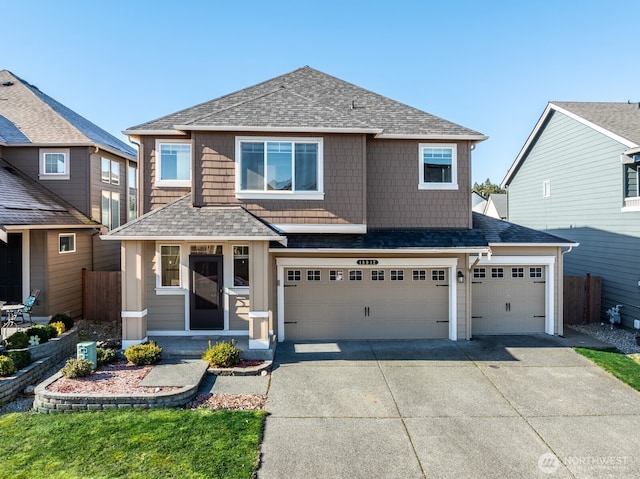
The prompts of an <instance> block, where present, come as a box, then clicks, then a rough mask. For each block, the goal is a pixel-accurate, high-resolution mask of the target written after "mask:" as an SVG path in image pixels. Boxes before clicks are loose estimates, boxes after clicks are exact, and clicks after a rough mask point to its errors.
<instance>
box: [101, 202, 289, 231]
mask: <svg viewBox="0 0 640 479" xmlns="http://www.w3.org/2000/svg"><path fill="white" fill-rule="evenodd" d="M107 236H109V237H112V239H136V238H156V237H157V238H174V239H180V238H187V237H188V238H197V237H202V238H212V237H220V238H224V237H227V238H255V239H261V238H262V239H269V240H275V241H279V240H280V239H283V240H284V236H281V235H280V234H279V233H278V232H277V231H276V230H274V229H273V228H271V227H270V226H269V225H267V224H265V223H264V222H263V221H261V220H259V219H258V218H256V217H255V216H253V215H252V214H251V213H249V212H248V211H247V210H245V209H244V208H242V207H241V206H204V207H196V206H193V205H192V203H191V195H190V194H188V195H186V196H183V197H182V198H180V199H178V200H176V201H174V202H172V203H169V204H167V205H165V206H163V207H161V208H158V209H157V210H153V211H151V212H149V213H147V214H145V215H144V216H141V217H140V218H138V219H136V220H134V221H131V222H129V223H127V224H125V225H123V226H121V227H119V228H117V229H114V230H112V231H111V232H110V233H109V234H108V235H107Z"/></svg>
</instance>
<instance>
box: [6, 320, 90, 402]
mask: <svg viewBox="0 0 640 479" xmlns="http://www.w3.org/2000/svg"><path fill="white" fill-rule="evenodd" d="M76 344H78V328H72V329H71V330H69V331H67V332H65V333H63V334H61V335H60V336H58V337H56V338H53V339H50V340H49V341H47V342H46V343H43V344H38V345H37V346H29V347H28V348H25V349H16V350H14V351H29V352H30V353H31V364H30V365H29V366H27V367H26V368H23V369H21V370H20V371H17V372H16V373H15V374H14V375H12V376H8V377H6V378H3V379H2V380H0V405H2V404H6V403H8V402H10V401H13V400H14V399H15V398H16V397H18V395H19V394H20V393H21V392H22V391H24V389H25V388H26V387H27V386H29V385H31V384H36V383H37V382H38V381H40V380H41V379H42V378H43V377H44V375H45V374H46V372H47V371H48V370H49V369H50V368H51V367H53V366H55V365H56V364H57V363H58V362H60V361H62V360H64V359H65V358H68V357H69V356H72V355H75V352H76Z"/></svg>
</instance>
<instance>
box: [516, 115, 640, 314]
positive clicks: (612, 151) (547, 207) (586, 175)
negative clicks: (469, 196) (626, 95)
mask: <svg viewBox="0 0 640 479" xmlns="http://www.w3.org/2000/svg"><path fill="white" fill-rule="evenodd" d="M625 149H626V147H625V146H624V145H622V144H620V143H618V142H617V141H614V140H612V139H611V138H608V137H607V136H605V135H603V134H602V133H599V132H597V131H595V130H593V129H591V128H589V127H587V126H585V125H583V124H581V123H579V122H577V121H575V120H573V119H571V118H569V117H567V116H565V115H563V114H561V113H558V112H555V113H553V114H552V115H551V117H550V119H549V120H548V121H547V123H546V124H545V125H544V126H543V128H542V129H541V132H540V133H539V135H538V138H537V139H536V140H535V142H534V143H533V144H532V146H531V148H530V151H529V153H528V155H527V156H526V158H525V161H524V162H523V164H522V166H521V167H520V169H519V170H518V172H517V173H516V176H515V178H514V179H513V181H512V182H511V184H510V185H509V189H508V201H509V221H512V222H514V223H518V224H522V225H525V226H529V227H532V228H536V229H539V230H545V231H549V232H550V233H553V234H556V235H558V236H561V237H563V238H566V239H569V240H573V241H576V242H579V243H580V246H579V247H578V248H575V249H574V250H573V251H572V252H571V253H569V254H567V255H565V257H564V271H565V274H566V275H584V274H586V273H587V272H589V273H591V274H593V275H597V276H601V277H602V278H603V285H602V306H603V309H602V314H603V317H604V318H606V315H605V314H604V312H605V310H606V309H608V308H609V307H611V306H612V305H615V304H623V306H624V308H623V309H622V313H623V314H622V316H623V320H624V322H625V324H627V325H631V324H632V320H633V319H635V318H639V317H640V287H638V281H639V280H640V255H638V254H637V251H638V246H640V213H638V212H624V213H623V212H622V211H621V208H622V206H623V204H624V203H623V198H624V193H625V189H626V188H628V186H629V185H626V184H625V181H624V175H623V169H624V167H623V165H622V164H621V162H620V155H621V153H622V152H623V151H624V150H625ZM544 180H549V181H550V182H551V196H550V197H549V198H543V197H542V185H543V181H544Z"/></svg>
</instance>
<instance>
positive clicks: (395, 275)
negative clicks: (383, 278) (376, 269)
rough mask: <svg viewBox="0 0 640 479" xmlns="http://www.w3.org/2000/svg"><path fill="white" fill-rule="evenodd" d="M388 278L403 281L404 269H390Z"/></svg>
mask: <svg viewBox="0 0 640 479" xmlns="http://www.w3.org/2000/svg"><path fill="white" fill-rule="evenodd" d="M389 279H390V280H391V281H404V270H403V269H392V270H391V271H390V272H389Z"/></svg>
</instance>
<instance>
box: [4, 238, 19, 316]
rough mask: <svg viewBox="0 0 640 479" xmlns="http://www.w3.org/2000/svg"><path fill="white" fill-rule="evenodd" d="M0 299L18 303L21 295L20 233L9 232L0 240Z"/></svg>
mask: <svg viewBox="0 0 640 479" xmlns="http://www.w3.org/2000/svg"><path fill="white" fill-rule="evenodd" d="M0 299H1V300H2V301H7V302H12V303H19V302H20V301H23V300H24V298H23V297H22V234H21V233H9V234H8V238H7V242H6V243H5V242H4V241H2V240H0Z"/></svg>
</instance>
